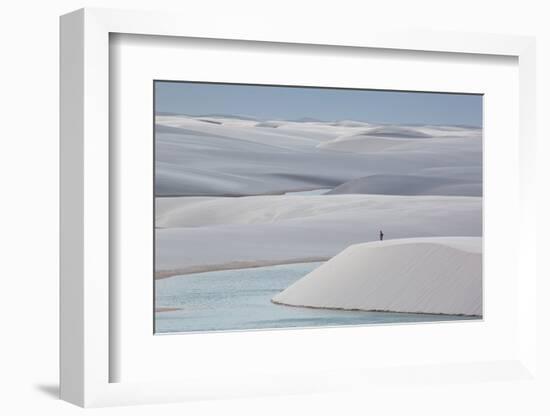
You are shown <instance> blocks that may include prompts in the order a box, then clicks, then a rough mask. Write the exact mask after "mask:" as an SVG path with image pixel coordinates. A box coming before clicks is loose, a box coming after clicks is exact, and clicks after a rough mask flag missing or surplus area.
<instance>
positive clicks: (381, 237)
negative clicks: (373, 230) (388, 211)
mask: <svg viewBox="0 0 550 416" xmlns="http://www.w3.org/2000/svg"><path fill="white" fill-rule="evenodd" d="M383 239H384V233H383V232H382V230H380V241H382V240H383Z"/></svg>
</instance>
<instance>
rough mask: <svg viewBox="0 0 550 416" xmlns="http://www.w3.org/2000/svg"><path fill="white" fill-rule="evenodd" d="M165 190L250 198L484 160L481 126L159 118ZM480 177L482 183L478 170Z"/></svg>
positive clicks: (159, 168) (160, 186) (158, 183)
mask: <svg viewBox="0 0 550 416" xmlns="http://www.w3.org/2000/svg"><path fill="white" fill-rule="evenodd" d="M155 151H156V172H155V173H156V175H155V192H156V195H158V196H176V195H178V196H200V195H205V196H215V195H217V196H219V195H227V196H242V195H259V194H277V193H285V192H288V191H299V190H304V189H313V188H315V187H318V188H332V187H335V186H338V185H341V184H343V183H345V182H349V181H351V180H354V179H357V178H360V177H365V176H369V175H375V174H399V175H422V174H423V173H422V172H423V171H425V170H426V169H431V168H434V169H438V168H454V170H452V169H451V170H450V171H449V173H448V174H446V175H445V176H446V177H450V178H456V177H457V175H461V173H460V172H461V168H463V167H467V168H468V169H470V168H472V167H475V166H481V133H480V130H479V129H475V128H459V127H452V126H451V127H440V126H390V125H374V124H369V123H363V122H355V121H339V122H321V121H311V122H298V121H285V120H263V121H259V120H249V119H243V118H238V117H237V118H235V117H229V116H197V117H192V116H174V115H161V116H157V118H156V136H155ZM474 180H477V182H481V176H480V175H478V176H477V177H476V178H474Z"/></svg>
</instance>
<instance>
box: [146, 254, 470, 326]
mask: <svg viewBox="0 0 550 416" xmlns="http://www.w3.org/2000/svg"><path fill="white" fill-rule="evenodd" d="M320 264H322V263H298V264H284V265H278V266H268V267H257V268H250V269H238V270H223V271H215V272H206V273H196V274H188V275H184V276H174V277H171V278H167V279H161V280H157V281H156V282H155V297H156V303H155V305H156V307H157V308H178V309H177V310H173V311H167V312H156V313H155V332H156V333H169V332H195V331H226V330H247V329H269V328H295V327H319V326H338V325H366V324H391V323H404V322H434V321H450V320H465V319H468V318H465V317H463V316H449V315H424V314H408V313H390V312H360V311H340V310H329V309H311V308H299V307H292V306H284V305H276V304H274V303H272V302H271V298H272V297H273V296H275V295H276V294H277V293H279V292H281V291H282V290H284V289H285V288H287V287H288V286H290V285H291V284H292V283H294V282H295V281H296V280H298V279H300V278H301V277H303V276H305V275H306V274H308V273H309V272H310V271H312V270H313V269H315V268H316V267H318V266H319V265H320Z"/></svg>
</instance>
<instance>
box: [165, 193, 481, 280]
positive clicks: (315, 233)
mask: <svg viewBox="0 0 550 416" xmlns="http://www.w3.org/2000/svg"><path fill="white" fill-rule="evenodd" d="M156 218H157V220H156V225H157V227H161V228H159V229H157V230H156V233H155V234H156V253H155V255H156V263H155V266H156V272H157V275H163V276H166V275H175V274H185V273H192V272H196V271H197V270H202V271H206V270H216V269H221V268H227V267H228V265H230V264H233V265H235V264H240V265H242V264H245V265H246V266H245V267H251V266H254V265H255V264H257V265H268V264H281V263H285V262H288V263H293V262H300V261H313V260H326V259H329V258H331V257H332V256H334V255H336V254H337V253H339V252H340V251H342V250H344V249H345V248H346V247H348V246H349V245H351V244H356V243H363V242H367V241H373V240H376V239H378V231H379V230H380V229H383V230H384V233H385V234H386V236H387V238H407V237H419V236H446V235H459V236H480V235H481V230H482V227H481V198H478V197H448V196H388V195H318V196H315V195H310V196H300V195H288V196H287V195H283V196H281V195H278V196H255V197H240V198H237V197H234V198H231V197H218V198H217V197H196V198H191V197H177V198H157V199H156Z"/></svg>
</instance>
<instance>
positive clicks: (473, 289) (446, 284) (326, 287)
mask: <svg viewBox="0 0 550 416" xmlns="http://www.w3.org/2000/svg"><path fill="white" fill-rule="evenodd" d="M481 246H482V239H481V237H434V238H408V239H397V240H389V241H383V242H371V243H363V244H356V245H352V246H350V247H348V248H347V249H345V250H344V251H342V252H341V253H340V254H338V255H336V256H335V257H333V258H332V259H331V260H329V261H328V262H327V263H325V264H323V265H322V266H320V267H319V268H317V269H315V270H314V271H312V272H311V273H309V274H308V275H306V276H305V277H303V278H302V279H300V280H298V281H297V282H296V283H294V284H293V285H291V286H289V287H288V288H287V289H285V290H284V291H282V292H281V293H279V294H278V295H276V296H275V297H274V298H273V299H272V301H273V302H274V303H279V304H284V305H291V306H304V307H312V308H332V309H345V310H365V311H391V312H408V313H432V314H448V315H471V316H481V315H482V266H481V264H482V263H481Z"/></svg>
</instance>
